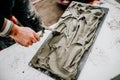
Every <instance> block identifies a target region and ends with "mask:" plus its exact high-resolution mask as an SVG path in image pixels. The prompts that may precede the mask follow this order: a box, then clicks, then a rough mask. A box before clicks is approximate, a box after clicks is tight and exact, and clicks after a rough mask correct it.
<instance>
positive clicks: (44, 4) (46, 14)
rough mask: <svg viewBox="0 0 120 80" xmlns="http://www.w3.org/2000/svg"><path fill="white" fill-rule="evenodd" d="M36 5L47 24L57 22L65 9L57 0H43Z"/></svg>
mask: <svg viewBox="0 0 120 80" xmlns="http://www.w3.org/2000/svg"><path fill="white" fill-rule="evenodd" d="M34 6H35V8H36V10H37V12H38V13H39V15H40V17H41V19H42V21H43V22H44V23H45V25H46V26H50V25H52V24H54V23H56V22H57V21H58V19H59V18H60V16H61V15H62V14H63V12H64V10H65V9H63V8H61V7H60V6H59V5H58V4H57V3H56V0H41V1H39V2H38V3H36V4H35V5H34Z"/></svg>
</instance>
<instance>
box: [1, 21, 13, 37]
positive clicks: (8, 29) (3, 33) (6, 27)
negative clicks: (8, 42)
mask: <svg viewBox="0 0 120 80" xmlns="http://www.w3.org/2000/svg"><path fill="white" fill-rule="evenodd" d="M12 26H13V22H12V21H10V20H8V19H5V20H4V24H3V27H2V31H1V32H0V36H2V37H5V36H8V35H9V34H10V32H11V29H12Z"/></svg>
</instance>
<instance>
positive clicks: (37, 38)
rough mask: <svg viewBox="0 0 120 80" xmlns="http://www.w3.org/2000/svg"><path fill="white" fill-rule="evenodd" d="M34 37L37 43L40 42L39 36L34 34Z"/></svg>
mask: <svg viewBox="0 0 120 80" xmlns="http://www.w3.org/2000/svg"><path fill="white" fill-rule="evenodd" d="M34 37H35V39H36V40H37V41H39V40H40V37H39V35H38V34H37V33H34Z"/></svg>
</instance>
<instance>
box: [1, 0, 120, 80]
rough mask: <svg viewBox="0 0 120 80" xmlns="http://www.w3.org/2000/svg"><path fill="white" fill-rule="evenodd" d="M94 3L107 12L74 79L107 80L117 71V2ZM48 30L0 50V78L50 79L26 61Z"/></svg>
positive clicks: (119, 51) (119, 25) (119, 56)
mask: <svg viewBox="0 0 120 80" xmlns="http://www.w3.org/2000/svg"><path fill="white" fill-rule="evenodd" d="M48 1H49V0H48ZM95 5H97V6H101V7H107V8H109V13H108V15H107V17H106V19H105V21H104V23H103V25H102V28H101V30H100V33H99V35H98V37H97V39H96V41H95V44H94V46H93V48H92V51H91V53H90V55H89V57H88V59H87V62H86V63H85V66H84V68H83V69H82V71H81V73H80V75H79V78H78V80H110V79H112V78H114V77H115V76H117V75H119V74H120V35H119V34H120V4H119V3H117V2H116V0H101V2H100V3H97V4H95ZM50 27H54V26H50ZM48 34H49V31H46V32H45V34H44V36H43V38H41V40H40V41H39V42H38V43H35V44H34V45H32V46H30V47H27V48H26V47H23V46H20V45H19V44H15V45H13V46H10V47H9V48H7V49H5V50H3V51H0V80H54V79H52V78H50V77H49V76H47V75H45V74H43V73H41V72H40V71H37V70H35V69H33V68H32V67H31V66H29V65H28V63H29V62H30V60H31V59H32V57H33V56H34V55H35V54H36V52H37V50H38V49H39V47H40V46H41V44H42V43H43V42H44V41H45V40H46V37H48Z"/></svg>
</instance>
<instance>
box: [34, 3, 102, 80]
mask: <svg viewBox="0 0 120 80" xmlns="http://www.w3.org/2000/svg"><path fill="white" fill-rule="evenodd" d="M103 15H104V11H103V9H101V8H98V7H93V6H90V5H83V4H81V3H78V2H72V3H71V4H70V6H69V7H68V8H67V9H66V11H65V13H64V14H63V15H62V17H61V18H60V20H59V22H58V23H59V24H58V25H57V27H56V30H57V31H59V32H61V34H60V35H56V36H53V37H52V38H51V39H50V40H48V43H47V44H45V46H44V47H43V48H42V49H41V48H40V50H39V53H38V54H37V55H36V56H35V57H34V58H33V60H32V65H33V66H34V67H35V68H43V69H45V70H48V71H50V72H51V73H53V74H56V75H57V76H59V77H61V78H62V79H65V80H72V79H75V76H76V74H77V71H78V65H79V62H80V60H81V57H82V55H83V54H84V53H85V51H87V50H88V49H89V47H90V46H91V45H92V43H93V40H94V37H95V33H96V30H97V28H98V24H99V23H100V21H101V18H102V17H103Z"/></svg>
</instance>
